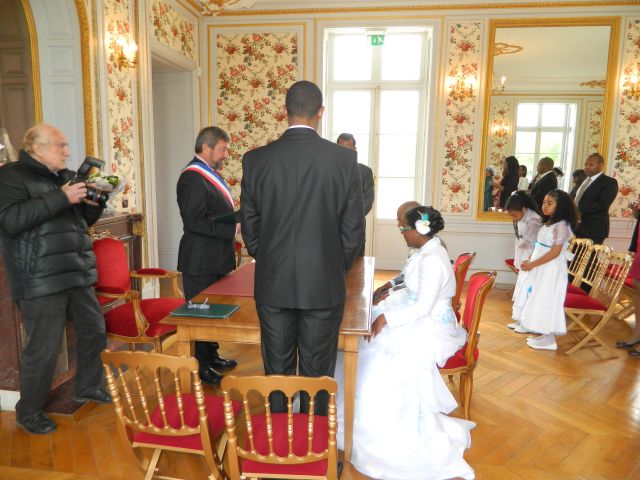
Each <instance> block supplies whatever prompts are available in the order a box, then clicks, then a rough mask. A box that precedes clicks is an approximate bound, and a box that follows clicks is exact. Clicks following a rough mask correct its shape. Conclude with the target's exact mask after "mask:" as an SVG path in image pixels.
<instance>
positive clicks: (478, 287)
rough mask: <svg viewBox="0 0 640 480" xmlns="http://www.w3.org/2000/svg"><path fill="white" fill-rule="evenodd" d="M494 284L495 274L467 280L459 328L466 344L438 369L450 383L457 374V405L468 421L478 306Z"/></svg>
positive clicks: (481, 275)
mask: <svg viewBox="0 0 640 480" xmlns="http://www.w3.org/2000/svg"><path fill="white" fill-rule="evenodd" d="M495 282H496V272H478V273H474V274H473V275H472V276H471V278H470V279H469V286H468V287H467V297H466V300H465V303H464V313H463V315H462V325H463V326H464V328H465V330H466V331H467V343H465V345H464V346H463V347H462V348H461V349H460V350H458V351H457V352H456V353H455V354H454V355H453V356H452V357H451V358H449V360H447V363H446V364H445V365H444V366H443V367H441V368H440V369H439V370H440V373H441V374H443V375H448V376H449V379H450V380H452V379H453V375H460V406H461V408H462V411H463V412H464V418H466V419H468V418H469V416H470V410H471V395H472V393H473V370H474V369H475V368H476V362H477V361H478V357H479V356H480V350H479V349H478V340H479V334H478V326H479V325H480V317H481V316H482V307H483V306H484V301H485V299H486V298H487V294H488V293H489V291H490V290H491V289H492V288H493V285H494V284H495Z"/></svg>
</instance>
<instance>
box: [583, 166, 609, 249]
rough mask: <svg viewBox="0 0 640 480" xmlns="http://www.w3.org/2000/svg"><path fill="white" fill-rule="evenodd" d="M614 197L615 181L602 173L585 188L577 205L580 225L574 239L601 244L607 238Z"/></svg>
mask: <svg viewBox="0 0 640 480" xmlns="http://www.w3.org/2000/svg"><path fill="white" fill-rule="evenodd" d="M585 182H586V180H585ZM616 195H618V182H617V180H616V179H615V178H613V177H609V176H607V175H605V174H604V173H603V174H602V175H600V176H599V177H598V178H596V179H595V180H594V181H593V182H592V183H591V185H589V186H587V189H586V190H585V191H584V193H583V194H582V197H580V200H579V202H578V205H577V207H578V210H579V211H580V224H579V225H578V228H577V229H576V231H575V232H574V233H575V234H576V237H578V238H590V239H592V240H594V241H599V242H601V241H602V240H604V239H605V238H607V237H608V236H609V207H610V206H611V204H612V203H613V201H614V200H615V199H616Z"/></svg>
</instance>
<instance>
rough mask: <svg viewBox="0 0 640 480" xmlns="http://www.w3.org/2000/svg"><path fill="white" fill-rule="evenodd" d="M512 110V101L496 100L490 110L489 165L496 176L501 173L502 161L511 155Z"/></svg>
mask: <svg viewBox="0 0 640 480" xmlns="http://www.w3.org/2000/svg"><path fill="white" fill-rule="evenodd" d="M512 110H513V101H512V100H498V101H496V102H495V103H494V104H493V106H492V108H491V142H490V144H489V165H493V167H494V168H495V172H496V174H498V175H499V174H500V172H501V171H502V161H503V160H504V159H505V158H506V157H508V156H509V155H513V148H512V147H511V138H512V137H511V136H510V131H511V128H510V127H511V125H510V123H511V122H510V120H509V119H510V118H511V112H512Z"/></svg>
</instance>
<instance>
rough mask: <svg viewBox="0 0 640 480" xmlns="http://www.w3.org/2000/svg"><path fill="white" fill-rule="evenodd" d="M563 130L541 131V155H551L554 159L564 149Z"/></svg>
mask: <svg viewBox="0 0 640 480" xmlns="http://www.w3.org/2000/svg"><path fill="white" fill-rule="evenodd" d="M563 136H564V135H563V133H562V132H542V133H540V156H541V157H551V158H553V159H554V160H555V159H556V158H557V157H558V155H560V152H561V151H562V137H563Z"/></svg>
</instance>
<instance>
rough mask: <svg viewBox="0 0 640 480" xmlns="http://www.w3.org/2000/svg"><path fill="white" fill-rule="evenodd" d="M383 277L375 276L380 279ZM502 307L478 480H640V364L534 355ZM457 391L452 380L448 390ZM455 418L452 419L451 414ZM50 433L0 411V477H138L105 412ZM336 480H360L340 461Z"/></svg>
mask: <svg viewBox="0 0 640 480" xmlns="http://www.w3.org/2000/svg"><path fill="white" fill-rule="evenodd" d="M387 277H388V274H387V273H386V272H379V273H378V274H377V279H378V280H379V281H381V280H385V279H386V278H387ZM509 317H510V301H509V299H508V297H507V295H506V290H504V289H494V290H493V291H492V292H491V293H490V294H489V297H488V300H487V302H486V304H485V310H484V314H483V319H482V322H481V324H480V332H481V337H480V348H481V354H480V360H479V364H478V367H477V368H476V373H475V377H474V378H475V382H474V393H473V399H472V405H471V415H472V420H474V421H475V422H476V423H477V427H476V428H475V429H474V430H473V432H472V445H471V448H470V449H469V450H468V451H467V453H466V458H467V460H468V461H469V463H470V464H471V465H472V466H473V467H474V468H475V470H476V472H477V478H478V479H480V480H623V479H625V480H626V479H638V480H640V380H639V375H638V374H639V372H640V361H639V360H635V359H632V358H629V357H628V356H627V355H626V354H625V352H623V351H620V352H619V357H618V358H607V356H606V355H604V352H602V349H601V348H599V347H597V348H584V349H582V350H580V351H578V352H577V353H575V354H574V355H573V356H570V357H568V356H567V355H565V354H564V351H565V350H566V349H567V348H569V346H571V345H572V344H573V342H574V340H573V338H572V337H571V336H570V335H567V336H565V337H563V338H561V339H559V342H558V343H559V346H560V350H559V351H557V352H550V351H534V350H531V349H529V348H528V347H527V346H526V344H525V337H526V335H518V334H516V333H513V332H512V331H511V330H509V329H508V328H506V327H505V324H506V323H508V322H509ZM632 324H633V317H631V319H629V320H628V321H626V322H620V321H615V320H613V321H611V322H610V323H609V324H608V325H607V328H606V330H607V331H606V332H605V334H604V337H605V338H606V339H607V340H608V341H609V342H610V343H611V344H613V343H614V342H615V340H616V339H619V338H624V337H626V336H627V335H628V334H629V332H630V330H631V325H632ZM222 350H223V351H222V353H223V355H224V356H226V357H229V358H235V359H237V360H238V361H239V364H240V365H239V367H238V368H237V370H236V373H237V374H240V375H242V374H254V373H261V372H262V363H261V359H260V351H259V348H258V347H257V346H251V345H248V346H243V345H223V349H222ZM451 388H452V391H453V392H454V395H457V393H456V392H457V384H455V385H451ZM454 414H455V415H460V414H459V412H455V413H454ZM56 420H57V421H58V422H59V427H58V431H57V432H56V433H55V434H52V435H46V436H34V435H28V434H26V433H25V432H23V431H22V430H21V429H20V428H18V427H16V424H15V415H14V414H13V413H12V412H2V413H0V479H6V480H18V479H19V480H24V479H46V480H50V479H51V480H86V479H93V478H101V479H114V480H115V479H137V478H142V475H140V474H138V473H136V471H135V469H134V467H133V466H132V465H131V464H129V463H128V461H125V460H122V459H123V458H124V457H123V449H122V446H121V445H120V442H119V440H118V438H117V436H116V428H115V417H114V414H113V412H112V409H111V407H110V406H99V407H97V408H95V409H93V410H92V411H90V413H89V414H87V415H86V416H85V417H84V418H82V419H81V420H78V421H74V420H72V419H71V420H70V419H66V420H65V419H64V418H60V417H58V418H56ZM161 468H162V469H163V470H164V471H165V472H167V471H168V474H170V475H180V476H182V477H183V478H188V479H205V478H206V477H207V470H206V467H205V465H204V463H203V462H201V461H200V460H199V459H197V458H195V457H190V456H188V455H177V454H176V455H171V456H167V457H164V458H163V459H162V460H161ZM342 478H343V479H344V480H366V479H367V478H368V477H365V476H363V475H361V474H360V473H358V472H357V471H356V470H355V469H354V468H353V467H352V466H351V465H348V464H347V465H345V468H344V472H343V475H342Z"/></svg>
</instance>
